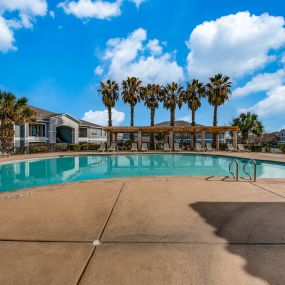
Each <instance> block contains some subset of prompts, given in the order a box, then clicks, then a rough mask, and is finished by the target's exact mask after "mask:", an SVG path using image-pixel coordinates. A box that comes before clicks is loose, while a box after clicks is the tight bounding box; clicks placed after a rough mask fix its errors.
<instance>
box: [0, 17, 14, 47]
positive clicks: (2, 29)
mask: <svg viewBox="0 0 285 285" xmlns="http://www.w3.org/2000/svg"><path fill="white" fill-rule="evenodd" d="M14 41H15V39H14V34H13V31H12V29H10V28H9V26H8V24H7V22H6V21H5V19H4V18H3V17H2V16H0V51H1V52H7V51H9V50H16V47H15V46H14Z"/></svg>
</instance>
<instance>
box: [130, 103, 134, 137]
mask: <svg viewBox="0 0 285 285" xmlns="http://www.w3.org/2000/svg"><path fill="white" fill-rule="evenodd" d="M134 112H135V106H134V105H131V127H133V126H134ZM130 140H131V141H132V142H133V141H134V134H133V133H131V134H130Z"/></svg>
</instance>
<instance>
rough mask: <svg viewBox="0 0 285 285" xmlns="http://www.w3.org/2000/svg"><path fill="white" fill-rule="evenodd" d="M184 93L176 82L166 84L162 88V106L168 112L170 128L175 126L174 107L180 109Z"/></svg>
mask: <svg viewBox="0 0 285 285" xmlns="http://www.w3.org/2000/svg"><path fill="white" fill-rule="evenodd" d="M183 93H184V89H183V86H181V85H180V84H178V83H176V82H172V83H171V84H166V86H165V87H164V88H163V98H162V101H163V106H164V108H166V109H169V110H170V126H174V124H175V109H176V106H178V108H179V109H180V108H181V107H182V95H183Z"/></svg>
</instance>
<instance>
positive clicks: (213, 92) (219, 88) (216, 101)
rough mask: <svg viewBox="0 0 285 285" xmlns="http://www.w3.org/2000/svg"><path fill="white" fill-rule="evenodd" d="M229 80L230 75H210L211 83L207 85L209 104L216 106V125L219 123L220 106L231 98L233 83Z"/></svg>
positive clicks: (214, 124) (214, 121) (214, 123)
mask: <svg viewBox="0 0 285 285" xmlns="http://www.w3.org/2000/svg"><path fill="white" fill-rule="evenodd" d="M229 80H230V78H229V77H228V76H224V75H222V74H221V73H219V74H217V75H215V76H214V77H210V83H208V84H207V85H206V88H207V96H208V101H209V104H210V105H212V106H214V120H213V126H214V127H215V126H217V124H218V120H217V116H218V107H219V106H221V105H223V104H225V102H226V101H228V100H229V99H230V94H231V89H230V88H231V84H232V83H231V82H230V81H229Z"/></svg>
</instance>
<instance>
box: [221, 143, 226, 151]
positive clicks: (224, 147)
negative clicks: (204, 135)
mask: <svg viewBox="0 0 285 285" xmlns="http://www.w3.org/2000/svg"><path fill="white" fill-rule="evenodd" d="M219 148H220V150H227V149H228V147H227V144H226V143H220V145H219Z"/></svg>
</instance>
